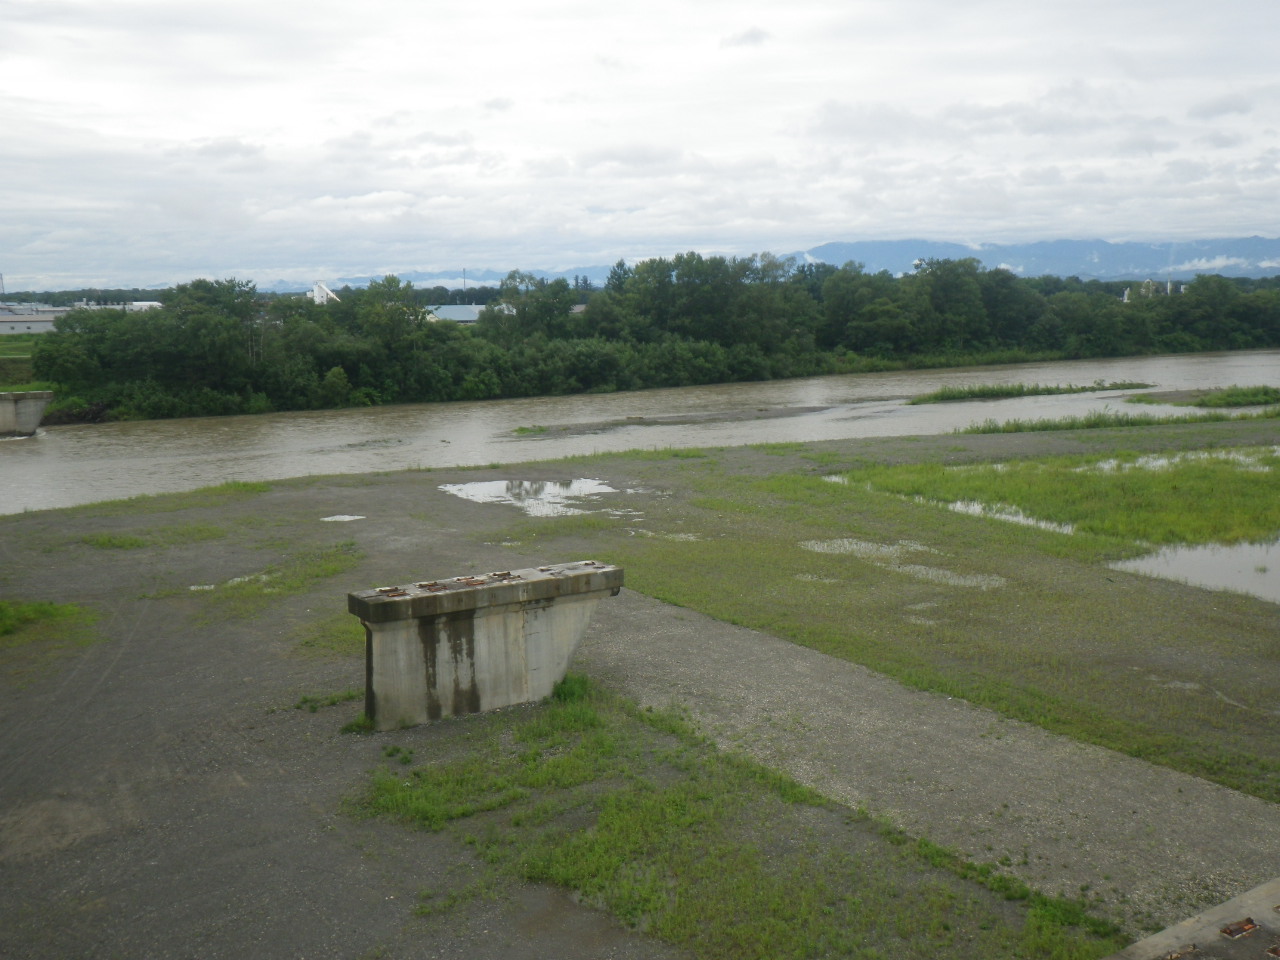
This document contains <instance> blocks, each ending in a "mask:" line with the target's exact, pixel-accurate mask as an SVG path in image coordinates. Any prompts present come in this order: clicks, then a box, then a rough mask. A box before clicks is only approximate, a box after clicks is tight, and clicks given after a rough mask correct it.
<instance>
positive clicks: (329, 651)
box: [294, 609, 365, 660]
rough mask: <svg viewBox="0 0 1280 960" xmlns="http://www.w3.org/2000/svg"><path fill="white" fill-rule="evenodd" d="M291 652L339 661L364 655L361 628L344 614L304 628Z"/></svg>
mask: <svg viewBox="0 0 1280 960" xmlns="http://www.w3.org/2000/svg"><path fill="white" fill-rule="evenodd" d="M297 637H298V639H297V642H296V644H295V646H294V650H295V651H296V652H297V653H298V654H299V655H301V656H304V657H314V658H317V659H325V660H340V659H343V658H346V657H353V656H357V655H359V654H363V653H364V641H365V636H364V627H363V626H362V625H361V623H360V621H359V620H357V619H356V618H355V617H353V616H352V615H351V614H349V613H347V612H346V610H345V609H344V610H342V611H340V612H337V613H334V614H332V615H330V616H328V617H325V618H324V619H321V620H317V621H314V622H312V623H308V624H306V625H305V626H304V627H302V628H301V629H300V630H299V631H298V633H297Z"/></svg>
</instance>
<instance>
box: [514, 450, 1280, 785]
mask: <svg viewBox="0 0 1280 960" xmlns="http://www.w3.org/2000/svg"><path fill="white" fill-rule="evenodd" d="M1173 429H1178V428H1176V427H1175V428H1173ZM1136 439H1137V438H1135V440H1136ZM1106 445H1107V447H1108V448H1110V449H1112V450H1114V451H1115V453H1112V454H1107V455H1102V454H1098V455H1094V456H1090V457H1075V458H1052V459H1047V460H1032V461H1027V462H1015V463H1004V464H1003V465H1002V466H1001V467H999V468H996V467H995V466H993V465H990V464H988V465H983V466H980V465H974V466H964V467H949V466H946V465H943V464H940V463H936V462H935V463H918V464H909V465H901V466H871V465H865V466H861V467H858V468H856V469H853V470H849V469H847V467H846V468H844V469H841V470H839V471H837V475H838V476H839V477H840V478H841V479H842V480H843V481H844V482H842V483H836V482H832V481H831V480H830V479H824V478H823V477H821V476H815V475H813V472H812V464H811V465H810V466H809V467H807V468H806V467H804V466H803V465H800V464H797V465H795V466H792V467H790V468H787V467H785V466H784V465H785V463H786V461H783V460H779V467H778V468H777V469H775V470H770V471H767V473H761V472H760V471H761V470H763V469H764V468H763V467H759V466H758V467H757V469H755V470H753V471H751V472H748V473H746V474H744V473H741V472H739V471H737V470H726V469H724V467H723V466H722V465H721V463H720V461H721V460H722V459H723V458H724V457H727V456H728V454H727V453H722V454H720V455H719V456H707V457H704V458H702V459H700V460H693V461H686V462H685V463H684V464H683V465H681V466H677V465H676V464H677V462H676V461H672V460H670V459H666V458H659V459H656V460H655V461H654V462H653V464H652V466H651V467H649V468H648V469H645V468H644V466H642V464H643V461H642V460H640V459H637V458H636V457H635V456H632V457H626V458H622V457H618V458H616V459H618V461H619V464H620V467H621V464H622V463H625V467H621V468H622V469H625V470H626V471H627V473H628V476H629V478H630V479H629V481H628V482H630V483H635V484H636V485H641V484H645V483H650V484H657V483H661V484H662V486H663V487H664V489H665V490H667V491H670V498H669V499H668V500H666V501H664V504H663V507H662V509H661V511H660V512H658V511H655V512H654V513H652V514H650V519H647V520H645V521H640V522H636V521H622V522H620V521H617V520H615V521H614V522H613V524H612V526H611V527H610V526H609V525H607V524H604V523H598V524H596V525H594V526H593V527H592V528H591V529H590V530H589V531H584V530H583V529H582V527H581V526H580V525H579V523H578V521H580V519H581V518H579V517H568V518H564V519H563V520H548V519H540V520H536V521H535V520H530V521H526V522H524V523H522V524H520V525H518V526H517V527H514V528H513V529H511V530H510V531H509V532H508V533H507V534H506V537H507V539H509V540H511V541H513V542H524V543H529V542H530V541H534V542H537V543H538V544H539V547H540V548H541V549H551V548H552V547H553V545H554V543H555V542H556V539H557V538H558V537H560V536H564V537H568V538H575V537H583V536H589V537H590V544H591V545H590V547H589V549H590V550H591V552H592V553H593V555H596V556H598V557H599V558H600V559H603V560H608V561H609V562H613V563H618V564H621V565H623V566H625V568H626V570H627V582H628V585H629V586H631V587H632V588H634V589H637V590H639V591H641V592H643V593H646V594H649V595H651V596H654V597H657V598H659V599H662V600H665V601H667V602H669V603H674V604H677V605H680V606H685V607H690V608H692V609H695V610H698V611H700V612H702V613H705V614H707V615H709V616H712V617H715V618H717V619H720V620H725V621H728V622H731V623H737V624H742V625H745V626H750V627H753V628H755V629H759V630H763V631H766V632H768V633H772V634H774V635H776V636H780V637H785V638H787V639H789V640H792V641H793V642H796V643H799V644H802V645H804V646H809V647H813V648H814V649H817V650H820V651H822V652H824V653H828V654H831V655H833V656H837V657H841V658H843V659H847V660H851V661H853V662H855V663H859V664H862V665H864V666H867V667H870V668H871V669H873V670H876V671H878V672H881V673H884V674H886V675H888V676H891V677H893V678H895V679H896V680H898V681H900V682H902V683H904V684H906V685H908V686H912V687H917V688H920V689H924V690H930V691H935V692H938V693H942V694H945V695H947V696H954V697H958V698H963V699H965V700H967V701H969V702H971V703H974V704H979V705H982V706H985V707H989V708H991V709H993V710H995V711H996V712H998V713H1000V714H1002V715H1004V716H1006V717H1011V718H1015V719H1019V720H1024V721H1026V722H1029V723H1033V724H1036V725H1038V726H1041V727H1044V728H1045V729H1047V730H1050V731H1053V732H1055V733H1060V734H1064V735H1066V736H1070V737H1073V738H1076V739H1079V740H1083V741H1086V742H1090V743H1095V744H1099V745H1102V746H1105V747H1108V748H1110V749H1113V750H1118V751H1120V752H1123V753H1127V754H1129V755H1131V756H1135V757H1139V758H1141V759H1144V760H1148V761H1150V762H1154V763H1159V764H1163V765H1166V766H1169V767H1172V768H1174V769H1178V770H1182V771H1185V772H1188V773H1192V774H1194V775H1196V776H1200V777H1204V778H1206V779H1210V780H1214V781H1217V782H1219V783H1222V784H1225V785H1227V786H1230V787H1233V788H1235V789H1237V790H1242V791H1245V792H1248V793H1252V794H1254V795H1256V796H1259V797H1262V798H1264V799H1266V800H1269V801H1271V802H1280V754H1277V752H1276V748H1275V744H1276V743H1277V742H1280V739H1277V738H1280V717H1277V715H1276V714H1275V712H1274V711H1273V710H1272V709H1271V705H1270V703H1269V701H1268V699H1267V697H1268V694H1267V692H1266V691H1267V690H1268V689H1269V683H1270V682H1271V681H1270V680H1268V681H1265V682H1263V678H1264V677H1270V678H1274V680H1275V682H1280V675H1277V674H1276V668H1275V660H1274V656H1273V651H1272V650H1271V647H1272V646H1273V644H1272V641H1271V637H1272V636H1273V635H1274V613H1273V612H1272V611H1273V609H1274V608H1272V607H1271V605H1269V604H1266V603H1264V602H1263V601H1259V600H1253V599H1250V598H1244V597H1231V596H1230V595H1226V594H1217V595H1215V601H1214V603H1213V604H1212V605H1208V604H1205V603H1204V601H1203V598H1202V596H1200V595H1199V594H1198V593H1197V592H1196V591H1190V592H1188V591H1186V590H1173V591H1169V590H1165V589H1163V588H1162V587H1161V586H1160V584H1159V582H1158V581H1152V580H1150V579H1148V578H1145V577H1140V576H1134V575H1130V574H1123V573H1119V572H1116V571H1114V570H1111V569H1110V568H1108V566H1107V564H1108V563H1111V562H1113V561H1116V560H1120V559H1123V558H1127V557H1134V556H1137V555H1140V554H1142V553H1144V552H1147V551H1149V550H1150V549H1151V544H1155V543H1166V544H1167V543H1192V544H1194V543H1205V542H1210V541H1212V542H1230V541H1239V540H1248V541H1260V540H1267V539H1274V537H1275V536H1277V535H1280V515H1278V514H1277V511H1276V507H1275V504H1276V503H1277V502H1280V490H1278V489H1277V487H1276V483H1277V480H1276V479H1275V478H1276V477H1277V476H1280V461H1278V460H1277V457H1276V455H1275V453H1274V451H1272V450H1271V449H1270V448H1265V449H1262V448H1260V449H1249V450H1239V451H1234V452H1231V451H1220V452H1215V453H1206V455H1204V456H1170V457H1168V458H1167V460H1166V461H1165V462H1163V463H1162V465H1161V468H1160V469H1149V468H1148V466H1149V465H1148V464H1143V463H1140V462H1139V458H1138V457H1137V456H1136V455H1134V454H1125V453H1124V452H1123V451H1124V450H1125V449H1126V446H1125V442H1124V440H1123V439H1121V438H1119V437H1112V438H1111V439H1110V440H1109V441H1108V442H1107V444H1106ZM1128 449H1132V448H1128ZM803 456H804V455H802V456H801V459H803ZM614 459H615V457H614V455H601V456H600V457H596V458H590V459H589V460H579V461H576V468H577V469H589V470H594V473H593V475H603V476H608V475H609V474H610V466H609V464H610V462H611V461H612V460H614ZM770 459H773V458H772V457H771V458H770ZM587 464H590V465H591V466H590V467H588V466H587ZM821 469H822V470H823V471H824V472H825V471H826V470H828V469H830V466H829V465H828V464H827V463H826V462H825V461H824V462H823V464H822V467H821ZM957 500H979V501H981V502H983V503H985V504H988V505H990V506H993V507H999V508H1001V509H1003V510H1004V511H1006V512H1009V513H1021V514H1025V515H1026V516H1028V517H1031V518H1034V519H1037V520H1045V521H1052V522H1053V523H1055V524H1057V525H1059V526H1060V527H1063V528H1066V527H1074V528H1075V532H1074V533H1066V532H1060V531H1059V530H1052V529H1043V528H1039V527H1035V526H1030V525H1025V524H1017V523H1011V522H1007V521H1005V520H1000V519H993V518H990V517H983V516H971V515H967V514H964V513H960V512H956V511H953V510H950V509H948V504H950V503H951V502H953V501H957ZM594 516H595V517H596V518H598V519H599V518H602V516H603V515H601V514H596V515H594ZM579 549H582V547H579ZM744 584H750V585H751V588H750V589H744V588H743V585H744Z"/></svg>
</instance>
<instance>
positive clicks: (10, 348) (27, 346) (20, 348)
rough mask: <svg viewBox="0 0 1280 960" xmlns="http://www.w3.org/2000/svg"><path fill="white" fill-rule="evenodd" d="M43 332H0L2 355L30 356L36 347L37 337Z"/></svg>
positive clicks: (0, 350)
mask: <svg viewBox="0 0 1280 960" xmlns="http://www.w3.org/2000/svg"><path fill="white" fill-rule="evenodd" d="M38 336H43V334H34V333H6V334H0V357H29V356H31V351H32V350H34V349H35V346H36V337H38Z"/></svg>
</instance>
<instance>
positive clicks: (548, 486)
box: [440, 479, 618, 517]
mask: <svg viewBox="0 0 1280 960" xmlns="http://www.w3.org/2000/svg"><path fill="white" fill-rule="evenodd" d="M440 489H441V490H443V491H444V492H445V493H451V494H453V495H454V496H455V497H462V498H463V499H464V500H471V501H473V502H475V503H506V504H510V505H511V506H514V507H519V508H520V509H521V510H523V511H524V512H525V513H527V514H528V515H529V516H531V517H568V516H573V515H574V514H579V513H590V512H591V511H590V510H584V509H582V508H580V507H578V506H574V504H578V503H582V502H584V501H589V500H595V499H597V498H598V497H599V495H600V494H602V493H617V492H618V491H617V490H615V489H614V488H613V487H611V486H609V485H608V484H607V483H605V482H604V481H603V480H586V479H583V480H563V481H562V480H477V481H476V482H474V483H446V484H442V485H441V486H440Z"/></svg>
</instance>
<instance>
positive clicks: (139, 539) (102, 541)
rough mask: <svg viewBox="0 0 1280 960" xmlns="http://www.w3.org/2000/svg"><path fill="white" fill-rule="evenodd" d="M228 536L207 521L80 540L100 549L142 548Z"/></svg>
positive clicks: (108, 534) (91, 536) (104, 534)
mask: <svg viewBox="0 0 1280 960" xmlns="http://www.w3.org/2000/svg"><path fill="white" fill-rule="evenodd" d="M224 536H226V531H225V530H224V529H223V528H222V527H216V526H213V525H212V524H207V523H187V524H180V525H176V526H169V527H157V528H154V529H149V530H143V531H140V532H138V533H90V534H85V535H84V536H82V537H81V538H80V542H81V543H84V544H87V545H88V546H91V547H96V548H98V549H99V550H141V549H144V548H147V547H171V546H177V545H180V544H186V543H203V542H205V541H208V540H218V539H221V538H222V537H224Z"/></svg>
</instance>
